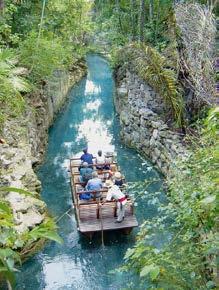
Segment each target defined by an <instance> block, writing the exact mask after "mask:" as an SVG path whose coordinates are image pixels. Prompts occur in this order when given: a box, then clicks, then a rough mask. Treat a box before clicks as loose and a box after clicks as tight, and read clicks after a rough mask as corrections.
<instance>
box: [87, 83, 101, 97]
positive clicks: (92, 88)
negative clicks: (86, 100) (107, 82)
mask: <svg viewBox="0 0 219 290" xmlns="http://www.w3.org/2000/svg"><path fill="white" fill-rule="evenodd" d="M99 93H101V87H100V85H96V84H95V83H94V82H93V81H92V80H89V79H87V81H86V85H85V91H84V95H85V96H87V95H90V94H99Z"/></svg>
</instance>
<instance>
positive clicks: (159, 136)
mask: <svg viewBox="0 0 219 290" xmlns="http://www.w3.org/2000/svg"><path fill="white" fill-rule="evenodd" d="M116 81H117V93H116V95H115V107H116V111H117V112H118V114H119V116H120V123H121V138H122V139H123V141H124V142H125V143H126V144H127V145H128V146H130V147H134V148H136V149H137V150H138V151H139V152H141V153H143V155H145V156H146V157H147V158H149V159H150V160H152V162H153V163H154V164H155V165H156V166H157V167H158V169H159V170H160V171H161V172H162V173H164V174H165V175H166V174H167V173H168V172H169V169H170V166H171V165H173V164H174V160H175V159H176V157H179V158H180V157H181V158H186V155H187V153H186V150H185V147H184V146H183V144H182V137H181V136H180V135H179V134H177V133H176V132H174V131H173V129H172V128H170V127H169V126H168V124H167V123H166V122H165V118H164V116H165V117H166V111H167V109H168V108H166V107H165V104H164V102H163V100H162V98H161V96H159V95H158V94H156V93H155V92H154V90H153V89H152V88H151V87H150V86H148V85H147V84H146V83H145V82H144V81H143V80H141V79H140V78H139V77H138V76H137V75H136V74H134V73H133V72H130V71H129V70H127V69H125V71H124V68H122V67H120V69H119V70H118V71H117V72H116Z"/></svg>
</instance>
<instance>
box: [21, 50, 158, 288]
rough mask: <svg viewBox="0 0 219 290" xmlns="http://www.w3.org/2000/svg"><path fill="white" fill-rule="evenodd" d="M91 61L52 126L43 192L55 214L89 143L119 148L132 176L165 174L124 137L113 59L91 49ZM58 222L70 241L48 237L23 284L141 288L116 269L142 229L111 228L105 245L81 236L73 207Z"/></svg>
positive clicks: (142, 207)
mask: <svg viewBox="0 0 219 290" xmlns="http://www.w3.org/2000/svg"><path fill="white" fill-rule="evenodd" d="M87 65H88V74H87V76H86V77H85V78H83V79H82V80H81V81H80V82H79V83H78V85H76V86H74V88H72V90H71V91H70V95H69V101H68V102H67V104H66V106H65V107H64V108H63V111H62V112H60V114H59V115H58V116H57V118H56V121H55V123H54V125H53V126H52V127H51V128H50V131H49V144H48V149H47V153H46V156H45V160H44V163H43V164H42V166H41V167H40V169H39V171H38V176H39V178H40V180H41V182H42V198H43V200H44V201H45V202H46V203H47V205H48V209H49V212H50V214H52V215H53V216H55V217H59V216H61V215H62V214H63V213H64V212H66V211H67V210H68V209H69V208H70V207H72V199H71V191H70V185H69V175H68V171H67V169H68V164H69V158H70V157H71V156H73V155H75V154H78V155H79V156H80V154H81V151H82V149H83V148H84V147H85V146H87V145H88V148H89V151H91V152H92V153H94V154H96V152H97V151H98V149H102V150H103V151H105V152H106V151H115V152H116V153H117V161H118V163H119V166H120V168H121V171H122V173H123V174H124V175H125V176H126V179H127V181H129V182H134V181H143V180H145V179H151V178H159V175H158V173H157V172H156V171H155V170H154V169H153V168H152V167H151V164H150V163H149V162H148V161H145V160H143V159H142V158H141V157H140V156H139V155H138V154H137V153H136V152H135V151H134V150H131V149H128V148H126V147H124V145H123V144H122V143H121V141H120V138H119V122H118V119H117V117H116V114H115V111H114V106H113V94H114V90H115V84H114V80H113V77H112V71H111V69H110V67H109V64H108V63H107V61H106V60H105V59H104V58H102V57H100V56H99V55H95V54H91V55H88V56H87ZM159 186H160V183H159V182H158V183H154V184H153V186H152V187H150V191H151V192H153V191H157V190H159ZM135 211H136V215H137V219H138V221H139V223H141V222H142V221H143V220H144V219H146V218H150V217H152V216H154V214H156V209H155V208H154V207H152V206H151V205H150V206H149V205H147V203H146V204H141V203H139V204H136V210H135ZM58 226H59V229H58V231H59V234H60V236H61V237H62V238H63V240H64V243H63V244H62V245H60V244H57V243H55V242H51V243H48V244H47V245H46V247H45V248H44V250H43V251H41V252H40V253H38V254H36V255H35V256H34V257H33V258H31V259H30V260H29V261H27V262H26V263H24V265H23V266H22V268H21V270H20V273H19V274H18V275H17V286H16V289H17V290H21V289H28V290H41V289H46V290H56V289H59V290H67V289H69V290H70V289H71V290H74V289H81V290H103V289H104V290H108V289H112V290H116V289H140V288H139V287H138V285H139V284H138V280H137V278H136V277H135V276H134V275H127V274H121V273H113V274H112V270H115V269H116V268H118V267H119V266H121V265H122V264H123V257H124V254H125V252H126V250H127V248H130V247H132V246H133V245H134V242H135V237H136V233H137V231H138V229H135V230H134V231H133V232H132V233H131V235H129V236H124V235H122V234H121V233H117V232H112V233H108V234H105V235H104V242H105V247H104V248H102V246H101V237H100V235H96V236H95V238H94V240H93V242H92V243H91V244H90V243H89V241H88V240H87V239H86V238H84V237H82V236H80V234H79V233H78V231H77V225H76V220H75V216H74V211H73V210H72V211H71V212H70V214H69V215H65V216H64V217H63V218H62V219H61V220H60V222H59V224H58ZM131 285H132V286H131Z"/></svg>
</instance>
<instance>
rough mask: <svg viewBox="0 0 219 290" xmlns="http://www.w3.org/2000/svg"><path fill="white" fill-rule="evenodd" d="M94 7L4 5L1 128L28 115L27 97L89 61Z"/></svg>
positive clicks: (0, 13) (76, 2) (0, 14)
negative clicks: (57, 74) (56, 75)
mask: <svg viewBox="0 0 219 290" xmlns="http://www.w3.org/2000/svg"><path fill="white" fill-rule="evenodd" d="M90 7H91V4H90V3H89V2H87V1H85V0H73V1H67V0H64V1H61V0H55V1H48V2H47V1H42V2H41V1H27V0H24V1H13V0H5V1H2V3H1V7H0V63H1V64H0V66H1V69H0V79H1V89H0V94H1V97H0V106H1V112H0V128H1V127H2V124H3V122H4V120H5V119H6V118H7V117H10V116H15V115H17V114H19V113H21V112H22V111H24V109H25V99H26V94H25V93H26V92H27V91H28V92H29V91H30V90H31V88H32V89H33V88H35V89H36V88H38V87H39V88H40V87H41V86H42V84H43V83H44V82H45V81H46V80H48V78H49V77H50V76H51V75H52V73H53V72H54V70H55V69H68V68H70V67H71V66H72V65H73V64H74V63H75V62H77V60H78V59H80V58H83V57H84V55H85V52H86V48H85V43H86V33H87V32H88V31H89V30H90V29H91V24H90V16H89V11H90ZM15 74H16V78H15ZM18 77H19V83H18ZM18 84H19V85H18ZM24 84H25V86H24ZM27 84H28V85H27Z"/></svg>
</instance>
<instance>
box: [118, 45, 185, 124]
mask: <svg viewBox="0 0 219 290" xmlns="http://www.w3.org/2000/svg"><path fill="white" fill-rule="evenodd" d="M113 61H114V64H115V66H120V65H124V64H127V65H128V66H129V68H130V67H131V69H132V70H134V71H135V72H136V73H137V74H138V75H139V76H140V77H141V78H142V79H143V80H145V81H146V82H147V83H148V84H149V85H151V86H152V87H153V88H154V89H155V91H156V92H157V93H159V94H160V95H161V96H162V97H163V98H164V101H165V102H166V104H167V106H169V107H170V108H171V110H172V115H173V118H174V119H175V121H176V124H177V125H178V126H179V127H182V126H183V125H184V119H183V111H184V102H183V98H182V93H181V91H180V89H181V88H180V85H179V83H178V81H177V75H176V72H175V71H174V70H172V69H171V68H170V63H169V60H168V59H167V58H165V57H164V56H163V55H161V54H160V53H159V52H158V51H157V50H156V49H154V48H152V47H150V46H145V45H141V46H140V45H138V44H132V45H129V46H125V47H124V48H122V49H120V50H118V51H117V52H116V54H115V55H114V58H113Z"/></svg>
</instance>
